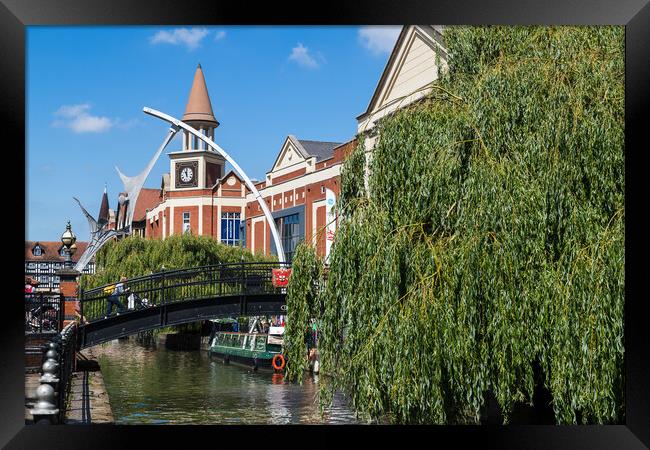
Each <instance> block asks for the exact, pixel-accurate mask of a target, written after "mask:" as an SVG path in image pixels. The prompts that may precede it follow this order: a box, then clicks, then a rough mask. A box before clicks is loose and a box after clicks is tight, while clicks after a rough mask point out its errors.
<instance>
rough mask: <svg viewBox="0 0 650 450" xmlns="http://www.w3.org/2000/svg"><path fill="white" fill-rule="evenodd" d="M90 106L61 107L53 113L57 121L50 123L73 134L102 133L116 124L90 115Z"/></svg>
mask: <svg viewBox="0 0 650 450" xmlns="http://www.w3.org/2000/svg"><path fill="white" fill-rule="evenodd" d="M89 109H90V104H88V103H82V104H79V105H63V106H61V107H60V108H59V109H58V110H56V111H55V112H54V115H55V116H56V117H59V119H57V120H55V121H54V122H52V125H53V126H55V127H64V128H69V129H71V130H72V131H73V132H75V133H102V132H104V131H107V130H109V129H110V128H111V127H112V126H113V125H115V124H116V123H117V121H116V120H113V119H110V118H108V117H100V116H93V115H91V114H90V113H89V112H88V110H89Z"/></svg>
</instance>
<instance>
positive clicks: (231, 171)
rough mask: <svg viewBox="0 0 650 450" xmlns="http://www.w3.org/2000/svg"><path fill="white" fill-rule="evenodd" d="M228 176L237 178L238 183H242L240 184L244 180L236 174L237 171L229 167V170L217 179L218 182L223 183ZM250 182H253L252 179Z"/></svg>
mask: <svg viewBox="0 0 650 450" xmlns="http://www.w3.org/2000/svg"><path fill="white" fill-rule="evenodd" d="M230 176H233V177H235V178H237V180H239V182H240V183H242V184H243V183H244V180H243V179H242V177H240V176H239V175H238V174H237V172H235V169H230V170H229V171H228V173H226V174H225V175H224V176H222V177H221V178H220V179H219V183H221V184H224V183H225V182H226V180H227V179H228V178H229V177H230ZM251 182H252V183H253V184H254V183H255V182H254V181H253V180H251Z"/></svg>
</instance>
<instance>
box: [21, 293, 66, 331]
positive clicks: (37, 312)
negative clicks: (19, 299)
mask: <svg viewBox="0 0 650 450" xmlns="http://www.w3.org/2000/svg"><path fill="white" fill-rule="evenodd" d="M62 328H63V298H62V296H61V294H59V293H58V292H35V293H32V294H25V333H48V332H52V333H58V332H59V331H61V329H62Z"/></svg>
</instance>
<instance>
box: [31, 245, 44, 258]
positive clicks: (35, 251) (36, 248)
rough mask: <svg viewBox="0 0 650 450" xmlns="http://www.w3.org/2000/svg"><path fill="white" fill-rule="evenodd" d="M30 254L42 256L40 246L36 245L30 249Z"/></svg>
mask: <svg viewBox="0 0 650 450" xmlns="http://www.w3.org/2000/svg"><path fill="white" fill-rule="evenodd" d="M32 254H33V255H34V256H41V255H42V254H43V249H41V247H40V245H36V246H34V248H33V249H32Z"/></svg>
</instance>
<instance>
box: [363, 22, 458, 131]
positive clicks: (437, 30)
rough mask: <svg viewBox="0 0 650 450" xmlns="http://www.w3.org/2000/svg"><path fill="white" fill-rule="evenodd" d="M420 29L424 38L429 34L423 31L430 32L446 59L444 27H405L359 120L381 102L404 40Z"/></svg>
mask: <svg viewBox="0 0 650 450" xmlns="http://www.w3.org/2000/svg"><path fill="white" fill-rule="evenodd" d="M418 28H419V29H420V34H421V35H422V36H423V37H424V36H426V35H427V33H423V32H422V30H425V29H427V30H430V31H431V32H432V34H433V36H434V40H435V41H436V42H437V43H438V44H439V46H438V47H437V49H439V50H442V53H441V55H440V56H441V57H443V58H446V57H447V55H446V53H445V50H444V47H443V41H442V26H441V25H405V26H403V27H402V31H401V32H400V34H399V36H398V37H397V41H396V42H395V45H394V46H393V50H392V51H391V54H390V57H389V58H388V62H387V63H386V66H385V67H384V71H383V72H382V74H381V77H380V78H379V82H378V83H377V86H376V87H375V90H374V92H373V95H372V98H371V99H370V102H369V103H368V107H367V108H366V111H365V112H363V113H362V114H360V115H358V116H357V120H361V119H363V118H364V117H365V116H367V115H368V114H370V113H371V112H372V111H373V110H374V108H375V106H376V104H377V103H378V101H379V97H380V94H381V93H382V91H383V89H382V87H384V85H385V84H386V82H387V78H388V75H389V73H390V69H391V68H392V67H393V65H394V64H395V63H396V60H397V57H398V54H399V53H400V49H401V47H402V45H403V44H404V40H405V39H406V37H407V35H408V34H409V31H410V29H415V31H418Z"/></svg>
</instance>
